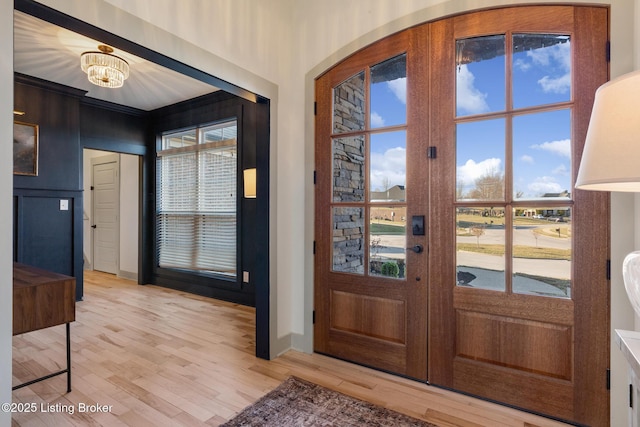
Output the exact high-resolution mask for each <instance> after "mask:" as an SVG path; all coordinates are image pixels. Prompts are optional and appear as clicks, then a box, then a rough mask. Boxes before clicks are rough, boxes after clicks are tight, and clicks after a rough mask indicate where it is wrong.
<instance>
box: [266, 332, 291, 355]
mask: <svg viewBox="0 0 640 427" xmlns="http://www.w3.org/2000/svg"><path fill="white" fill-rule="evenodd" d="M292 335H293V334H287V335H285V336H283V337H280V338H276V339H275V340H271V342H270V343H269V344H270V350H271V351H270V352H269V353H270V354H271V360H273V359H275V358H276V357H278V356H281V355H283V354H284V353H286V352H287V351H289V350H291V341H292Z"/></svg>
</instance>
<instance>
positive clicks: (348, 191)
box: [332, 73, 366, 274]
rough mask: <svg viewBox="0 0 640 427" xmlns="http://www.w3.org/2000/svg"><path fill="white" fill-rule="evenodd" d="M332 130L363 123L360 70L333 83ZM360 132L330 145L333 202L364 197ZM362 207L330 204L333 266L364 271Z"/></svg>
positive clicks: (349, 128) (346, 129)
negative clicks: (339, 82)
mask: <svg viewBox="0 0 640 427" xmlns="http://www.w3.org/2000/svg"><path fill="white" fill-rule="evenodd" d="M333 96H334V100H333V110H334V114H333V132H334V133H344V132H353V131H359V130H363V129H364V127H365V117H364V111H365V99H364V98H365V88H364V73H359V74H357V75H355V76H353V77H352V78H350V79H349V80H346V81H345V82H343V83H341V84H340V85H338V86H336V88H335V89H334V91H333ZM365 148H366V147H365V138H364V135H355V136H347V137H344V138H335V139H334V140H333V143H332V149H333V201H334V203H341V202H342V203H344V202H346V203H353V202H356V203H362V202H364V197H365V189H364V185H365V179H364V178H365V177H364V174H365V170H366V169H365V163H364V159H365V152H364V151H365ZM364 218H365V212H364V207H353V206H350V207H347V206H345V207H334V208H333V270H334V271H341V272H350V273H359V274H364V250H365V238H364Z"/></svg>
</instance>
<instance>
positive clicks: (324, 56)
mask: <svg viewBox="0 0 640 427" xmlns="http://www.w3.org/2000/svg"><path fill="white" fill-rule="evenodd" d="M638 1H640V0H609V1H606V0H585V1H583V3H597V4H602V3H606V4H611V5H612V9H611V12H612V13H611V29H612V30H611V39H612V61H611V74H612V76H617V75H620V74H623V73H624V72H627V71H630V70H632V69H633V68H634V64H636V62H637V61H636V62H634V58H635V56H634V55H633V54H631V53H630V52H629V49H632V50H633V53H635V52H637V51H638V42H637V40H638V37H634V35H635V33H634V31H635V29H637V28H638V26H639V25H640V19H639V18H636V16H637V12H636V11H635V10H634V5H635V4H637V3H638ZM41 3H44V4H46V5H48V6H50V7H53V8H54V9H58V10H61V11H63V12H65V13H67V14H69V15H71V16H74V17H77V18H79V19H81V20H83V21H86V22H89V23H92V24H94V25H96V26H99V27H101V28H104V29H107V30H109V31H111V32H113V33H115V34H117V35H119V36H122V37H124V38H126V39H129V40H131V41H134V42H136V43H139V44H142V45H145V46H147V47H149V48H151V49H153V50H156V51H158V52H161V53H163V54H166V55H168V56H170V57H172V58H175V59H177V60H180V61H183V62H185V63H187V64H189V65H192V66H194V67H196V68H199V69H201V70H203V71H206V72H209V73H211V74H213V75H216V76H217V77H220V78H222V79H224V80H228V81H230V82H232V83H234V84H236V85H238V86H241V87H243V88H245V89H248V90H250V91H253V92H255V93H258V94H260V95H263V96H265V97H267V98H269V99H271V101H272V102H271V107H272V109H271V167H272V169H271V170H272V174H271V176H270V186H271V191H272V197H271V225H270V233H271V236H272V242H271V251H270V253H271V277H270V280H271V284H272V289H271V293H272V295H271V315H272V318H271V326H272V331H273V332H274V335H275V336H273V337H272V354H273V353H274V352H278V351H281V350H284V349H286V348H287V347H288V346H289V345H291V344H292V343H293V345H294V346H295V347H296V348H300V349H303V350H305V351H311V349H312V334H311V333H312V325H311V310H312V301H313V257H312V255H311V247H312V245H311V242H312V241H313V185H312V183H311V179H312V171H313V144H314V141H313V123H314V119H313V113H312V108H313V99H314V95H313V90H314V89H313V79H314V78H315V77H316V76H318V75H319V74H320V73H321V72H323V71H324V70H326V69H327V68H328V67H330V66H331V65H332V64H334V63H336V62H337V61H338V60H340V59H342V58H344V57H345V56H347V55H349V54H351V53H353V52H355V51H356V50H357V49H359V48H361V47H364V46H365V45H367V44H369V43H372V42H374V41H375V40H378V39H380V38H382V37H384V36H386V35H389V34H391V33H393V32H396V31H399V30H401V29H404V28H407V27H409V26H411V25H414V24H418V23H421V22H425V21H427V20H431V19H436V18H439V17H443V16H446V15H449V14H454V13H459V12H464V11H468V10H473V9H478V8H484V7H491V6H504V5H512V4H525V3H531V2H530V0H512V1H506V0H447V1H434V0H404V1H402V2H399V1H396V0H367V1H362V0H324V1H316V0H279V1H275V0H272V1H268V2H265V1H260V0H234V1H221V0H218V1H213V0H211V1H201V0H200V1H199V0H183V1H181V2H180V7H179V8H176V7H175V2H174V1H172V0H156V1H154V2H149V1H148V0H85V1H80V0H76V1H68V0H41ZM536 3H539V2H536ZM545 3H564V1H559V2H558V1H556V2H554V1H547V2H545ZM114 5H115V6H117V8H116V7H114ZM118 8H120V9H118ZM2 16H6V14H2ZM151 24H153V25H151ZM5 28H6V27H5ZM163 29H164V30H163ZM176 36H177V37H178V38H176ZM5 40H6V39H5V38H2V43H5ZM5 51H6V50H5ZM5 56H6V55H5ZM3 99H5V98H3ZM5 102H6V99H5ZM280 117H281V118H282V119H281V120H280V119H279V118H280ZM0 157H3V156H0ZM301 159H304V162H301ZM300 177H304V180H301V179H300ZM9 194H10V193H9ZM629 197H632V196H628V195H614V196H613V197H612V218H613V219H614V220H615V221H614V222H613V224H612V265H613V268H612V269H613V278H612V282H611V289H612V298H611V304H612V307H611V312H612V322H611V323H612V328H622V329H624V328H632V327H633V316H632V315H631V314H630V313H631V312H630V308H629V304H628V301H627V300H626V296H625V295H624V290H623V285H622V279H621V274H619V267H620V266H621V263H622V257H623V256H624V254H625V253H626V252H627V251H628V250H629V248H632V247H634V245H635V247H636V248H640V242H638V241H636V242H634V241H633V236H634V234H635V233H630V232H629V230H630V229H631V228H633V227H634V221H633V219H634V218H638V215H634V211H633V208H632V209H631V210H629V211H628V210H627V208H628V207H629V205H630V204H629ZM631 206H633V203H631ZM0 219H1V218H0ZM636 221H640V220H636ZM301 235H304V236H305V239H304V240H301V239H300V238H299V236H301ZM9 253H10V252H9ZM3 271H4V270H3ZM2 300H3V301H4V299H2ZM603 303H605V302H603ZM0 311H1V310H0ZM276 338H279V340H277V342H276V341H274V340H275V339H276ZM0 347H2V346H0ZM0 361H1V360H0ZM611 366H612V371H613V372H612V374H613V382H614V390H612V394H611V400H612V411H611V412H612V425H614V426H615V425H621V424H624V423H622V422H621V421H620V416H621V415H620V414H623V415H624V414H626V409H620V408H623V407H624V402H625V401H626V390H623V389H624V387H622V385H623V382H624V381H625V379H624V372H623V369H624V368H623V366H624V361H623V359H621V357H620V355H619V351H616V350H615V349H614V348H612V358H611ZM616 416H617V417H618V418H616Z"/></svg>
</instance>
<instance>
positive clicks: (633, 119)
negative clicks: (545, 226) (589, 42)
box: [576, 71, 640, 316]
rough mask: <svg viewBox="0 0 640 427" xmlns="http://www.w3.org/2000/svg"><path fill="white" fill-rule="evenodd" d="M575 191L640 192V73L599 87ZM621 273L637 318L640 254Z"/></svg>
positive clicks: (639, 309) (628, 259) (629, 258)
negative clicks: (577, 189)
mask: <svg viewBox="0 0 640 427" xmlns="http://www.w3.org/2000/svg"><path fill="white" fill-rule="evenodd" d="M576 188H579V189H582V190H599V191H634V192H638V191H640V71H635V72H632V73H629V74H625V75H623V76H621V77H618V78H617V79H614V80H611V81H610V82H608V83H605V84H604V85H602V86H600V87H599V88H598V90H597V92H596V98H595V101H594V104H593V111H592V112H591V120H590V122H589V130H588V131H587V139H586V141H585V145H584V152H583V154H582V161H581V162H580V169H579V171H578V178H577V180H576ZM622 273H623V277H624V287H625V289H626V291H627V295H628V297H629V300H630V301H631V305H632V306H633V309H634V311H635V312H636V315H638V316H640V251H636V252H631V253H630V254H628V255H627V256H626V258H625V259H624V263H623V266H622Z"/></svg>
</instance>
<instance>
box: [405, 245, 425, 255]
mask: <svg viewBox="0 0 640 427" xmlns="http://www.w3.org/2000/svg"><path fill="white" fill-rule="evenodd" d="M407 249H409V250H412V251H413V252H415V253H417V254H419V253H420V252H422V251H423V248H422V245H415V246H411V247H410V248H407Z"/></svg>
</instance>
